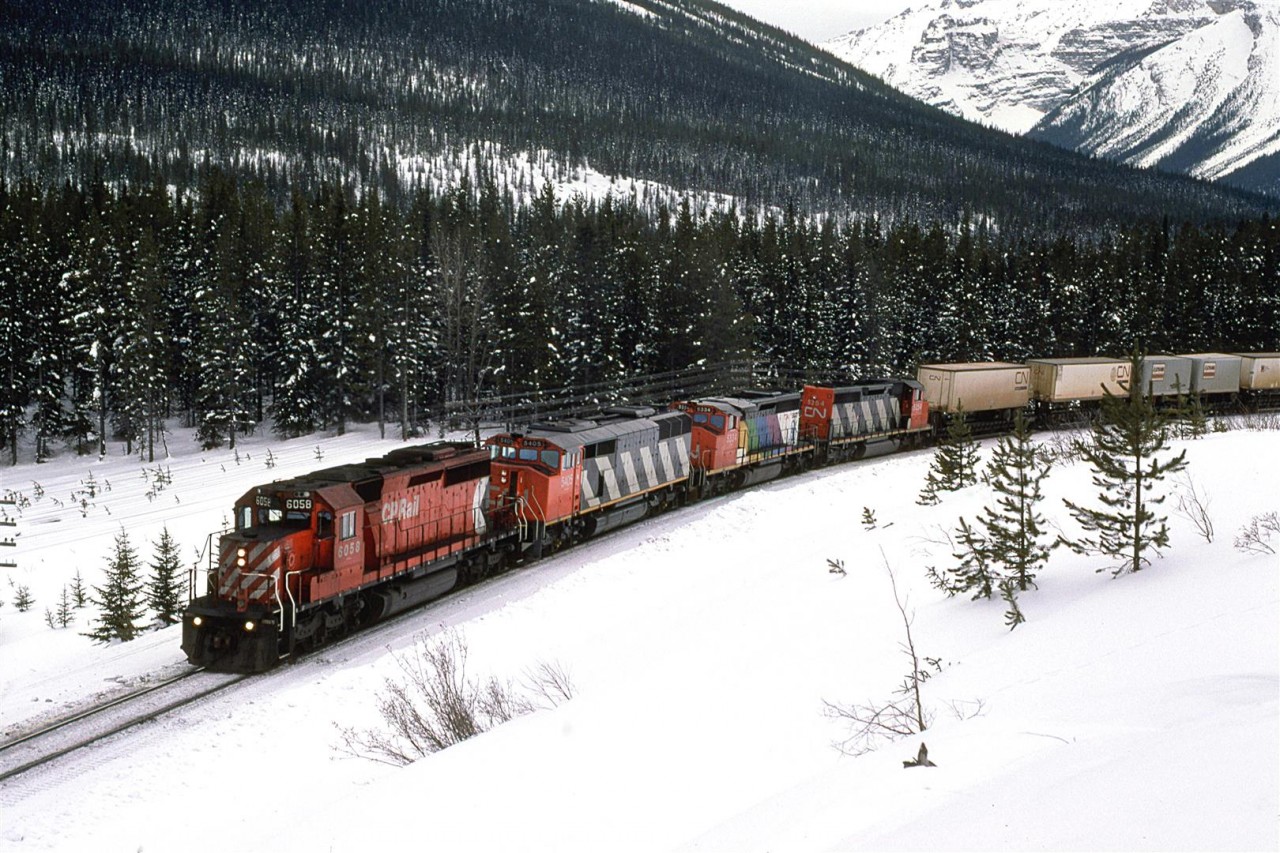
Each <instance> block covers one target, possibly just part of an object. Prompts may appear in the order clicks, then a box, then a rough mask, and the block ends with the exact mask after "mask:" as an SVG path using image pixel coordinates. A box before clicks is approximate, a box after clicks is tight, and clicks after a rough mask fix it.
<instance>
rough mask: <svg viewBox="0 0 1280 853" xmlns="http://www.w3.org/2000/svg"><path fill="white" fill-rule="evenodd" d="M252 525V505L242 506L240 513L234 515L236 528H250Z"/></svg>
mask: <svg viewBox="0 0 1280 853" xmlns="http://www.w3.org/2000/svg"><path fill="white" fill-rule="evenodd" d="M252 527H253V507H251V506H242V507H240V513H239V515H238V516H237V517H236V528H237V529H239V530H250V529H251V528H252Z"/></svg>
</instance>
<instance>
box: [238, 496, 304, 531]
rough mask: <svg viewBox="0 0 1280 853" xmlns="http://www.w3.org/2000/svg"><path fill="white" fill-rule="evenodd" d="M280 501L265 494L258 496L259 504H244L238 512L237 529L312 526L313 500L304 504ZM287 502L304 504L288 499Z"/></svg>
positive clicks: (287, 528)
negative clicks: (283, 505)
mask: <svg viewBox="0 0 1280 853" xmlns="http://www.w3.org/2000/svg"><path fill="white" fill-rule="evenodd" d="M280 503H281V502H280V501H277V500H275V499H274V498H270V497H267V496H265V495H259V496H258V497H257V506H242V507H240V508H239V509H238V510H237V512H236V529H238V530H241V531H247V530H255V529H257V528H260V527H276V528H284V529H286V530H305V529H306V528H308V527H310V526H311V501H306V502H305V507H304V506H297V507H295V506H288V507H287V508H286V507H282V506H280ZM284 503H285V504H295V503H296V504H302V503H303V502H302V501H297V500H288V501H285V502H284Z"/></svg>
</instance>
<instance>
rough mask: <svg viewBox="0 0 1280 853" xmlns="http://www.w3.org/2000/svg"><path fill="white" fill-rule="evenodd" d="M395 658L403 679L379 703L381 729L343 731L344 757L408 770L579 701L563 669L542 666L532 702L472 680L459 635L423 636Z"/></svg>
mask: <svg viewBox="0 0 1280 853" xmlns="http://www.w3.org/2000/svg"><path fill="white" fill-rule="evenodd" d="M395 659H396V664H397V665H398V666H399V667H400V673H401V674H400V677H399V678H388V679H387V680H386V681H385V682H384V684H383V689H382V692H381V693H380V694H379V695H378V696H377V705H378V713H379V715H380V716H381V717H382V723H383V727H382V728H379V729H366V730H364V731H357V730H355V729H340V732H341V735H342V747H341V750H342V751H344V752H346V753H348V754H350V755H354V756H356V757H359V758H368V759H371V760H374V761H380V762H383V763H385V764H393V765H404V764H409V763H411V762H413V761H416V760H418V759H419V758H423V757H425V756H427V755H430V754H432V753H435V752H439V751H440V750H442V749H447V748H448V747H450V746H453V745H454V744H456V743H461V742H462V741H464V740H466V739H468V738H471V737H475V736H476V735H478V734H481V733H482V732H486V731H488V730H489V729H491V728H493V727H494V726H496V725H499V724H501V723H505V722H507V721H508V720H511V719H514V718H515V717H518V716H521V715H523V714H528V713H531V712H532V711H535V710H537V709H538V708H539V707H555V706H556V705H559V704H561V703H562V702H564V701H566V700H568V699H570V698H572V696H573V684H572V682H571V681H570V680H569V677H568V675H567V674H566V673H565V671H564V670H563V669H562V668H561V667H560V666H559V665H558V664H546V663H543V664H539V665H538V667H537V668H536V669H535V670H534V671H533V672H532V673H530V674H528V676H527V678H526V691H527V692H528V693H529V694H532V696H533V698H532V699H531V698H530V697H529V696H527V695H526V694H525V693H521V692H517V691H515V690H514V689H513V688H512V686H511V684H510V683H509V682H503V681H499V680H498V679H497V678H493V677H490V678H489V679H487V680H485V681H479V680H476V679H474V678H471V677H470V676H469V675H468V674H467V643H466V640H465V639H464V638H463V637H462V636H461V635H459V634H457V633H456V632H454V631H446V632H444V633H442V634H440V635H437V636H427V635H425V634H424V635H420V636H418V637H417V639H416V641H415V643H414V646H413V649H412V650H411V651H409V652H407V653H405V654H403V655H396V656H395ZM535 700H536V701H535Z"/></svg>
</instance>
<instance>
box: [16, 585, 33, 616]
mask: <svg viewBox="0 0 1280 853" xmlns="http://www.w3.org/2000/svg"><path fill="white" fill-rule="evenodd" d="M35 603H36V600H35V598H34V597H33V596H32V595H31V587H29V586H27V585H26V584H24V583H23V584H18V588H17V590H15V591H14V597H13V606H14V607H16V608H18V612H19V613H26V612H27V611H28V610H30V609H31V606H32V605H34V604H35Z"/></svg>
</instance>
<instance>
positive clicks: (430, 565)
mask: <svg viewBox="0 0 1280 853" xmlns="http://www.w3.org/2000/svg"><path fill="white" fill-rule="evenodd" d="M1142 370H1143V376H1142V382H1143V385H1142V387H1143V388H1144V389H1146V390H1147V391H1148V393H1151V394H1153V395H1156V396H1164V397H1169V396H1172V395H1177V394H1185V393H1191V394H1199V395H1202V396H1204V397H1205V398H1206V399H1209V400H1220V401H1223V400H1229V401H1230V402H1231V403H1233V404H1234V403H1236V402H1238V401H1244V402H1246V403H1250V402H1251V403H1258V402H1271V403H1272V404H1274V403H1275V402H1276V400H1277V398H1278V397H1280V354H1278V353H1271V354H1249V355H1221V354H1208V355H1196V356H1185V357H1184V356H1176V357H1174V356H1171V357H1164V356H1154V357H1149V358H1147V359H1145V360H1144V361H1143V362H1142ZM1129 371H1130V363H1129V362H1128V361H1125V360H1120V359H1104V358H1082V359H1035V360H1029V361H1027V362H1026V363H1023V364H1013V363H1007V362H988V363H970V364H925V365H921V366H920V368H919V370H918V372H917V376H916V378H915V379H883V380H872V381H864V382H858V383H854V384H849V385H844V386H829V385H806V386H804V387H803V388H802V389H801V390H799V391H776V390H775V391H742V392H739V393H735V394H729V395H726V396H719V397H707V398H701V399H694V400H681V401H676V402H673V403H671V404H670V405H669V406H668V408H667V409H666V410H665V411H658V410H657V409H654V408H651V407H642V406H619V407H614V408H610V409H606V410H605V411H603V412H601V413H600V414H599V415H597V416H594V417H591V418H569V419H560V420H548V421H545V422H541V423H535V424H533V425H531V426H530V427H529V428H528V429H525V430H524V431H522V432H508V433H501V434H498V435H494V436H492V437H490V438H489V439H488V440H487V441H486V443H485V446H484V447H475V446H473V445H471V444H469V443H460V442H436V443H432V444H423V445H418V446H413V447H404V448H400V449H397V450H394V451H392V452H391V453H389V454H387V455H386V456H383V457H379V458H376V459H368V460H366V461H365V462H363V463H358V464H351V465H340V466H336V467H332V468H326V469H323V470H320V471H315V472H312V473H310V474H307V475H304V476H301V477H297V478H294V479H286V480H278V481H275V482H273V483H269V484H265V485H261V486H257V487H255V488H253V489H250V490H249V491H248V492H246V493H245V494H244V495H243V496H242V497H241V498H240V499H239V500H237V501H236V504H235V510H234V518H235V525H234V529H232V530H230V531H228V532H226V533H223V534H221V536H220V537H219V539H218V547H217V549H216V551H215V550H214V549H210V551H211V558H210V565H209V566H208V567H207V568H206V570H205V574H206V578H205V581H206V582H205V584H204V592H203V594H201V595H199V596H198V597H194V598H192V600H191V602H190V603H189V605H188V606H187V608H186V610H185V612H184V614H183V621H182V624H183V632H182V649H183V651H184V652H185V654H186V656H187V659H188V660H189V661H190V662H191V663H193V664H196V665H199V666H205V667H208V668H210V669H214V670H224V671H233V672H262V671H264V670H267V669H270V668H271V667H273V666H275V665H276V664H278V663H279V662H280V661H281V660H284V659H287V658H290V657H292V656H293V655H295V654H297V653H299V652H303V651H307V650H310V649H314V648H318V647H319V646H321V645H323V644H324V643H325V642H327V641H328V640H330V639H332V638H335V637H337V636H341V635H344V634H347V633H350V632H352V631H355V630H358V629H359V628H361V627H363V626H365V625H368V624H370V623H373V622H376V621H377V620H379V619H382V618H385V617H387V616H389V615H391V614H394V613H398V612H401V611H403V610H406V609H408V608H411V607H414V606H416V605H418V604H421V603H423V602H426V601H429V600H431V599H434V598H438V597H439V596H442V595H444V594H446V593H448V592H449V591H451V590H453V589H454V588H456V587H458V586H461V585H466V584H468V583H473V582H475V581H477V580H480V579H482V578H484V577H486V576H488V575H490V574H492V573H494V572H496V571H499V570H502V569H504V568H506V567H509V566H512V565H515V564H518V563H520V562H523V561H527V560H532V559H537V558H539V557H541V556H543V555H545V554H548V553H550V552H553V551H555V550H557V549H560V548H563V547H566V546H569V545H572V544H573V543H575V542H577V541H580V540H583V539H587V538H590V537H592V536H596V535H599V534H601V533H603V532H605V531H608V530H612V529H614V528H617V527H620V526H623V525H626V524H630V523H633V522H635V521H638V520H640V519H642V518H645V517H648V516H650V515H653V514H656V513H659V512H663V511H665V510H668V509H671V508H674V507H678V506H682V505H684V504H686V503H689V502H691V501H696V500H699V499H703V498H706V497H710V496H714V495H718V494H723V493H725V492H729V491H732V490H735V489H741V488H746V487H749V486H752V485H755V484H758V483H763V482H766V481H768V480H771V479H773V478H775V477H777V476H779V475H782V474H788V473H794V472H797V471H802V470H806V469H809V468H813V467H817V466H822V465H828V464H832V463H836V462H842V461H847V460H855V459H861V458H865V457H869V456H875V455H881V454H884V453H889V452H893V451H895V450H897V449H899V448H900V447H903V446H918V445H920V444H922V443H924V442H926V441H928V440H929V439H930V438H931V437H932V436H933V435H934V434H935V433H936V432H937V431H938V430H939V429H940V428H941V427H942V426H943V425H944V424H945V421H946V419H947V418H949V417H953V416H955V415H956V414H957V413H959V412H961V411H963V412H965V413H966V417H973V418H974V419H975V420H976V422H978V423H979V424H986V425H988V426H990V425H996V426H998V425H1001V424H1007V423H1009V422H1010V421H1011V420H1012V418H1013V413H1014V412H1017V411H1020V410H1028V409H1031V410H1032V411H1033V413H1039V414H1041V415H1044V414H1050V415H1052V414H1053V413H1056V412H1061V411H1067V410H1071V409H1072V408H1073V407H1080V406H1087V405H1089V404H1090V403H1093V402H1096V401H1097V400H1099V399H1100V398H1101V397H1102V395H1103V389H1104V388H1105V389H1107V390H1110V391H1112V392H1113V393H1115V392H1118V391H1121V390H1123V388H1125V387H1127V386H1128V384H1129V381H1130V376H1129ZM195 585H196V584H195V578H194V576H193V582H192V586H193V588H194V587H195Z"/></svg>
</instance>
